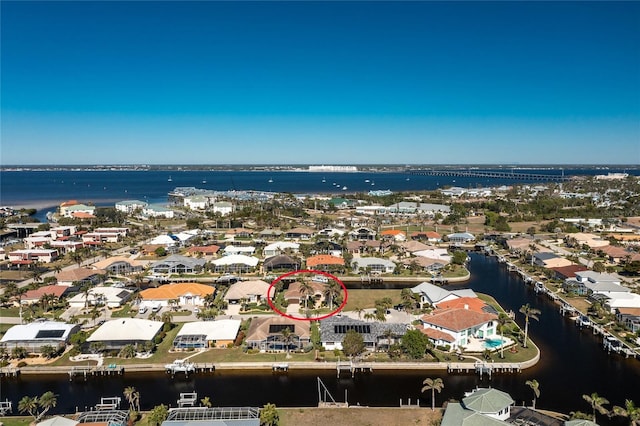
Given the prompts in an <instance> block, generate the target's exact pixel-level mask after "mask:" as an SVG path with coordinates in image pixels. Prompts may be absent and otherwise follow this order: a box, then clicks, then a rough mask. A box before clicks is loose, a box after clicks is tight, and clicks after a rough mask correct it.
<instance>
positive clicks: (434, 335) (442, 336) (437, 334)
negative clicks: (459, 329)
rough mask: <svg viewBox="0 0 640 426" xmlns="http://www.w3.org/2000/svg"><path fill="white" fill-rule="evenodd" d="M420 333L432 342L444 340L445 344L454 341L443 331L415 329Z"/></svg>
mask: <svg viewBox="0 0 640 426" xmlns="http://www.w3.org/2000/svg"><path fill="white" fill-rule="evenodd" d="M417 328H418V329H419V330H420V331H422V332H423V333H424V334H426V335H427V337H429V338H431V339H433V340H444V341H445V342H451V343H453V342H455V341H456V339H455V338H454V337H453V336H452V335H450V334H449V333H445V332H444V331H440V330H436V329H435V328H424V327H417Z"/></svg>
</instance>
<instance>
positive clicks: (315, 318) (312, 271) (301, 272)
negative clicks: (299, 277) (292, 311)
mask: <svg viewBox="0 0 640 426" xmlns="http://www.w3.org/2000/svg"><path fill="white" fill-rule="evenodd" d="M295 274H315V275H324V276H325V277H328V278H329V279H332V280H334V281H336V282H337V283H338V284H340V286H341V287H342V290H344V300H343V301H342V303H341V304H340V306H338V308H336V310H335V311H333V312H330V313H329V314H327V315H323V316H321V317H313V318H300V317H294V316H293V315H289V314H287V313H286V312H282V311H280V310H279V309H278V308H276V305H275V304H274V303H273V301H272V300H271V290H272V289H274V286H275V285H276V284H277V283H278V281H280V280H282V279H283V278H286V277H289V276H291V275H295ZM274 292H275V290H274ZM347 297H348V292H347V287H346V286H345V285H344V283H343V282H342V281H340V280H339V279H338V278H337V277H336V276H334V275H331V274H330V273H328V272H324V271H316V270H314V269H304V270H300V271H292V272H287V273H286V274H284V275H280V276H279V277H278V278H276V279H275V280H273V281H272V282H271V284H270V286H269V289H268V290H267V303H268V304H269V306H271V309H273V311H274V312H277V313H278V314H279V315H282V316H283V317H285V318H289V319H292V320H298V321H319V320H322V319H325V318H329V317H332V316H334V315H335V314H337V313H338V312H340V311H341V310H342V309H343V308H344V306H345V305H346V304H347Z"/></svg>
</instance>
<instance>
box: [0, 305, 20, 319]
mask: <svg viewBox="0 0 640 426" xmlns="http://www.w3.org/2000/svg"><path fill="white" fill-rule="evenodd" d="M23 313H24V310H23ZM19 316H20V308H18V307H11V308H0V318H1V317H13V318H17V317H19Z"/></svg>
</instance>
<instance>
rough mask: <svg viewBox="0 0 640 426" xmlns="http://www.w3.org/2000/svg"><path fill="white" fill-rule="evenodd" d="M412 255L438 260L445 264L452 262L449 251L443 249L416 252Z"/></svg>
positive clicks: (432, 248)
mask: <svg viewBox="0 0 640 426" xmlns="http://www.w3.org/2000/svg"><path fill="white" fill-rule="evenodd" d="M411 254H413V255H414V256H419V257H426V258H428V259H434V260H438V261H441V262H444V263H445V264H448V263H450V262H451V255H450V254H449V252H448V251H447V249H443V248H437V247H431V248H429V249H427V250H420V251H414V252H412V253H411Z"/></svg>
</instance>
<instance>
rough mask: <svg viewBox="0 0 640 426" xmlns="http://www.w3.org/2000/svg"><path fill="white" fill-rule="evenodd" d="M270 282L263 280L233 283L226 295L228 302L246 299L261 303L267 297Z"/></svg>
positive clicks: (249, 301) (238, 301)
mask: <svg viewBox="0 0 640 426" xmlns="http://www.w3.org/2000/svg"><path fill="white" fill-rule="evenodd" d="M269 287H270V284H268V283H266V282H264V281H262V280H250V281H238V282H237V283H235V284H232V285H231V287H229V290H227V293H226V294H225V295H224V300H225V301H226V302H227V303H233V304H235V303H240V302H241V301H242V300H246V301H247V302H248V303H261V302H265V301H266V299H267V292H268V291H269Z"/></svg>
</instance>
